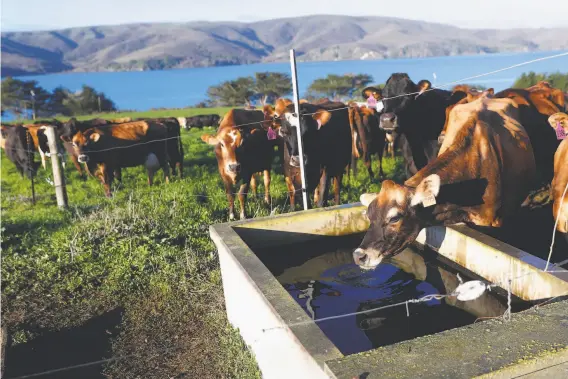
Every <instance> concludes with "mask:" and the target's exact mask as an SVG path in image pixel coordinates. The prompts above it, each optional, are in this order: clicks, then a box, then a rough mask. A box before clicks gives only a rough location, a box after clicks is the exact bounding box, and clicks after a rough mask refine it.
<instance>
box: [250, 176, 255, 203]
mask: <svg viewBox="0 0 568 379" xmlns="http://www.w3.org/2000/svg"><path fill="white" fill-rule="evenodd" d="M250 188H251V189H252V193H253V194H254V196H255V197H256V190H257V183H256V174H252V176H251V177H250Z"/></svg>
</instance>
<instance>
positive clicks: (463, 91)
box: [438, 84, 495, 146]
mask: <svg viewBox="0 0 568 379" xmlns="http://www.w3.org/2000/svg"><path fill="white" fill-rule="evenodd" d="M483 93H487V94H489V95H494V94H495V91H494V90H493V88H489V89H487V90H485V91H479V90H477V89H475V88H471V87H470V86H468V85H466V84H460V85H457V86H455V87H454V89H453V90H452V95H451V97H450V100H449V104H450V105H448V107H447V108H446V122H445V123H444V128H443V129H442V132H441V133H440V135H439V136H438V143H439V144H440V146H441V145H442V143H443V142H444V137H445V136H446V129H447V128H448V121H449V118H450V112H451V111H452V109H454V107H455V106H456V105H458V104H467V103H471V102H472V101H474V100H477V99H479V98H480V97H481V95H482V94H483Z"/></svg>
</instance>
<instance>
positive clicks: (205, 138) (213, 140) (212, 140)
mask: <svg viewBox="0 0 568 379" xmlns="http://www.w3.org/2000/svg"><path fill="white" fill-rule="evenodd" d="M201 140H202V141H203V142H205V143H207V144H209V145H217V144H218V143H219V140H218V139H217V138H216V137H213V136H212V135H209V134H204V135H202V136H201Z"/></svg>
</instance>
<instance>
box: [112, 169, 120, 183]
mask: <svg viewBox="0 0 568 379" xmlns="http://www.w3.org/2000/svg"><path fill="white" fill-rule="evenodd" d="M114 177H115V178H116V180H118V181H119V182H121V183H122V169H121V168H120V167H117V168H116V169H115V170H114Z"/></svg>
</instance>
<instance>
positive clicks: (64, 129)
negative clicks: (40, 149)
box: [59, 117, 79, 142]
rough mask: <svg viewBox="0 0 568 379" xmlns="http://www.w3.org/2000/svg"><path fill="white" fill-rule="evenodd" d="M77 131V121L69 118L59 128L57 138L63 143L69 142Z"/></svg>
mask: <svg viewBox="0 0 568 379" xmlns="http://www.w3.org/2000/svg"><path fill="white" fill-rule="evenodd" d="M78 131H79V121H77V119H76V118H74V117H73V118H71V119H69V120H68V121H66V122H64V123H63V125H62V126H61V127H60V128H59V138H61V140H63V141H65V142H71V140H72V139H73V136H74V135H75V134H76V133H77V132H78Z"/></svg>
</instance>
